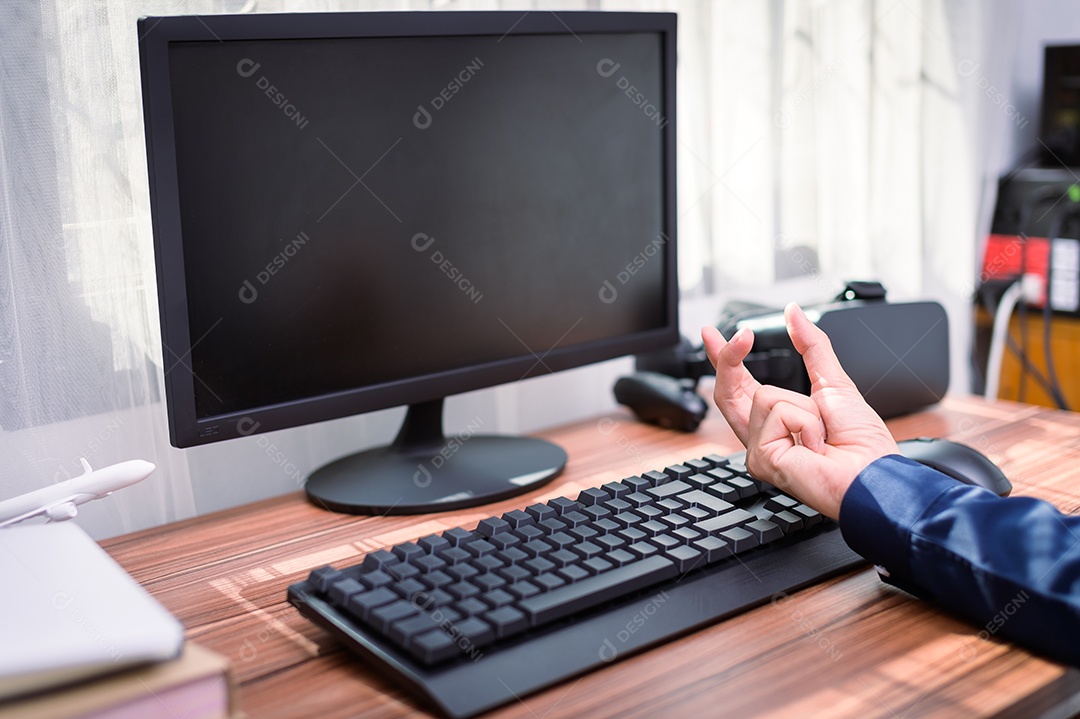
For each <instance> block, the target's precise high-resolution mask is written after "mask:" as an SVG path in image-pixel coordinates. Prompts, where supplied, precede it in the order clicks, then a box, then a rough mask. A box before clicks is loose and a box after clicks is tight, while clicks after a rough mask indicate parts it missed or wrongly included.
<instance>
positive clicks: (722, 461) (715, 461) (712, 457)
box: [701, 454, 728, 467]
mask: <svg viewBox="0 0 1080 719" xmlns="http://www.w3.org/2000/svg"><path fill="white" fill-rule="evenodd" d="M701 459H702V460H704V461H706V462H710V463H711V464H712V466H713V467H723V466H725V465H726V464H727V463H728V458H727V457H721V456H720V455H718V454H707V455H705V456H704V457H702V458H701Z"/></svg>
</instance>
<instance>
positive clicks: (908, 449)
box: [897, 437, 1012, 497]
mask: <svg viewBox="0 0 1080 719" xmlns="http://www.w3.org/2000/svg"><path fill="white" fill-rule="evenodd" d="M897 444H898V446H899V447H900V453H901V454H903V455H904V456H905V457H907V458H908V459H912V460H915V461H916V462H919V463H921V464H925V465H926V466H927V467H932V468H933V469H936V470H937V471H939V472H941V473H942V474H947V475H949V476H950V477H952V478H953V479H955V480H957V481H960V482H963V483H964V484H970V485H974V486H976V487H982V488H984V489H989V490H990V491H991V492H993V493H994V494H996V495H998V496H999V497H1008V496H1009V493H1010V492H1012V482H1010V481H1009V478H1008V477H1006V476H1005V473H1004V472H1002V471H1001V468H1000V467H998V466H997V465H996V464H994V463H993V461H991V460H990V458H989V457H987V456H986V455H985V454H983V453H982V452H980V451H979V450H977V449H975V448H974V447H969V446H968V445H966V444H963V443H961V442H953V441H951V440H948V439H936V438H929V437H919V438H918V439H907V440H904V441H903V442H898V443H897Z"/></svg>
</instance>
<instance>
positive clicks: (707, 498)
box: [678, 489, 735, 516]
mask: <svg viewBox="0 0 1080 719" xmlns="http://www.w3.org/2000/svg"><path fill="white" fill-rule="evenodd" d="M678 499H679V501H681V502H683V503H684V504H688V505H690V506H691V507H700V508H702V509H704V510H706V511H708V512H709V513H710V515H711V516H715V515H717V514H723V513H724V512H729V511H731V510H732V509H735V505H733V504H732V503H731V502H725V501H724V500H722V499H720V498H718V497H714V496H713V495H711V494H709V493H707V492H702V491H701V490H700V489H695V490H692V491H690V492H683V493H682V494H680V495H678Z"/></svg>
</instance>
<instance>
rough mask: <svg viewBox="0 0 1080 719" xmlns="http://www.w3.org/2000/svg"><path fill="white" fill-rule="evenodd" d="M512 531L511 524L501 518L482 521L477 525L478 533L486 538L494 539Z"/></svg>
mask: <svg viewBox="0 0 1080 719" xmlns="http://www.w3.org/2000/svg"><path fill="white" fill-rule="evenodd" d="M510 529H512V527H511V526H510V523H509V522H507V521H506V520H505V519H500V518H499V517H488V518H487V519H483V520H480V524H478V525H476V533H477V534H482V535H484V536H485V537H494V536H495V535H496V534H499V533H500V532H508V531H509V530H510Z"/></svg>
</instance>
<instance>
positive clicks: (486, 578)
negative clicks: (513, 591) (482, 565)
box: [472, 574, 507, 595]
mask: <svg viewBox="0 0 1080 719" xmlns="http://www.w3.org/2000/svg"><path fill="white" fill-rule="evenodd" d="M472 583H473V584H475V585H476V586H478V587H480V591H481V592H483V593H484V594H485V595H486V594H487V593H488V592H490V591H491V590H492V589H498V588H499V587H503V586H506V584H507V581H506V579H505V578H504V577H500V576H499V575H498V574H482V575H480V576H479V577H476V578H475V579H473V580H472Z"/></svg>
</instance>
